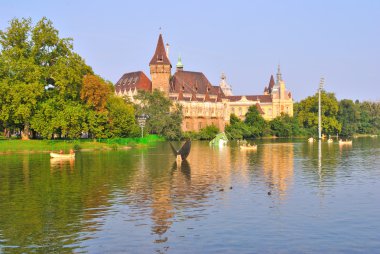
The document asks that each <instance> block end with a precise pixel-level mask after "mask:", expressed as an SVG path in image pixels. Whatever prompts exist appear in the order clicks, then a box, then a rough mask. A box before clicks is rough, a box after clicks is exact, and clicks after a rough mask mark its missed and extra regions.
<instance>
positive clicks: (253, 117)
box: [244, 106, 268, 137]
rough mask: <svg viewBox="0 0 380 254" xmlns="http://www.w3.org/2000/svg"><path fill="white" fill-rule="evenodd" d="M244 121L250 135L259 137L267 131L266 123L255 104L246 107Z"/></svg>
mask: <svg viewBox="0 0 380 254" xmlns="http://www.w3.org/2000/svg"><path fill="white" fill-rule="evenodd" d="M244 123H245V124H246V125H248V126H249V127H250V132H251V136H252V137H261V136H264V135H265V134H267V133H268V124H267V122H266V121H265V119H264V118H263V117H262V115H261V114H260V112H259V110H258V109H257V107H256V106H250V107H249V108H248V112H247V113H246V114H245V120H244Z"/></svg>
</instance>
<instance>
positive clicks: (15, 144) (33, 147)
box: [0, 135, 164, 153]
mask: <svg viewBox="0 0 380 254" xmlns="http://www.w3.org/2000/svg"><path fill="white" fill-rule="evenodd" d="M163 140H164V139H163V138H162V137H159V136H156V135H150V136H147V137H144V138H114V139H78V140H20V139H11V140H8V139H0V153H22V152H46V153H47V152H50V151H59V150H63V151H64V152H68V151H69V150H70V149H74V150H82V149H83V150H85V149H91V150H107V149H125V148H126V147H135V146H140V145H142V146H143V145H147V144H152V143H154V142H157V141H163Z"/></svg>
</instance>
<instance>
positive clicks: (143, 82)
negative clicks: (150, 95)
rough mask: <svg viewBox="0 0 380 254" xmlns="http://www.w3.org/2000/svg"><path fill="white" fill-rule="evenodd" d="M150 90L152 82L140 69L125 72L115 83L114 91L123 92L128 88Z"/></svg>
mask: <svg viewBox="0 0 380 254" xmlns="http://www.w3.org/2000/svg"><path fill="white" fill-rule="evenodd" d="M134 89H137V90H145V91H152V82H151V81H150V79H149V78H148V77H147V76H146V75H145V74H144V72H142V71H136V72H129V73H125V74H124V75H123V76H122V77H121V78H120V79H119V81H117V83H116V84H115V91H116V92H117V93H118V92H124V91H129V90H134Z"/></svg>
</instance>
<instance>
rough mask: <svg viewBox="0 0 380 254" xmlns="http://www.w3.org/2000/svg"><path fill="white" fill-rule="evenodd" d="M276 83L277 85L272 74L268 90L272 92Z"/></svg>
mask: <svg viewBox="0 0 380 254" xmlns="http://www.w3.org/2000/svg"><path fill="white" fill-rule="evenodd" d="M274 85H275V83H274V78H273V75H270V80H269V85H268V92H269V93H271V92H272V89H273V87H274Z"/></svg>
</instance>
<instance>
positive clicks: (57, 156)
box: [50, 153, 75, 159]
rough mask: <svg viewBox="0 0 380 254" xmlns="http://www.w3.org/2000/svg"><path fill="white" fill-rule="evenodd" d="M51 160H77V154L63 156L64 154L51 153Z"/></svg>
mask: <svg viewBox="0 0 380 254" xmlns="http://www.w3.org/2000/svg"><path fill="white" fill-rule="evenodd" d="M50 157H51V158H61V159H69V158H75V153H69V154H62V153H50Z"/></svg>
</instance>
